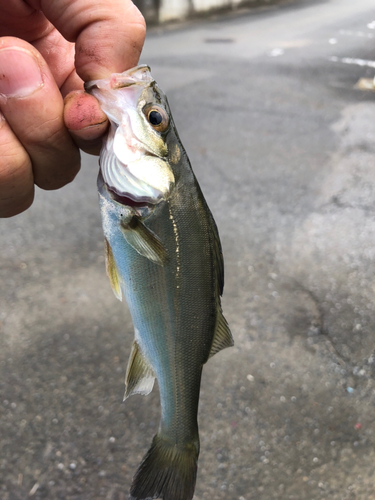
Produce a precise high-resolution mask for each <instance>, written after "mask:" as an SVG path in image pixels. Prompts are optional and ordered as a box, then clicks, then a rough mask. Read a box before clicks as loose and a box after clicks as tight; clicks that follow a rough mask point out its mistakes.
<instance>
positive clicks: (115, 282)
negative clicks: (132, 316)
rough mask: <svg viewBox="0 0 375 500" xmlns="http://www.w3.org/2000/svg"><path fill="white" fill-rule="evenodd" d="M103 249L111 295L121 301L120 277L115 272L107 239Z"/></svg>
mask: <svg viewBox="0 0 375 500" xmlns="http://www.w3.org/2000/svg"><path fill="white" fill-rule="evenodd" d="M104 247H105V267H106V270H107V276H108V278H109V282H110V284H111V287H112V290H113V293H114V294H115V296H116V297H117V298H118V299H119V300H121V301H122V292H121V286H120V277H119V274H118V272H117V266H116V263H115V259H114V258H113V253H112V248H111V245H110V244H109V243H108V240H107V238H105V239H104Z"/></svg>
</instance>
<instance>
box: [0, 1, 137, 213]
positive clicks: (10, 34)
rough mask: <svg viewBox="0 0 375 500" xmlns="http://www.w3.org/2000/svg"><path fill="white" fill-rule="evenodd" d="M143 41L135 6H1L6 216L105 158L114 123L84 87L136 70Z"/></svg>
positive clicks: (0, 129) (0, 133)
mask: <svg viewBox="0 0 375 500" xmlns="http://www.w3.org/2000/svg"><path fill="white" fill-rule="evenodd" d="M144 38H145V22H144V19H143V17H142V15H141V14H140V12H139V11H138V9H137V8H136V7H135V6H134V4H133V3H132V2H131V0H54V1H53V2H50V1H48V0H0V217H11V216H13V215H16V214H19V213H21V212H23V211H24V210H26V209H27V208H29V206H30V205H31V204H32V202H33V198H34V184H36V185H37V186H39V187H41V188H43V189H58V188H60V187H62V186H64V185H65V184H67V183H69V182H71V181H72V180H73V179H74V177H75V176H76V174H77V172H78V171H79V168H80V153H79V148H81V149H83V150H84V151H86V152H88V153H93V154H97V153H98V152H99V150H100V145H101V138H102V136H103V134H104V133H105V131H106V128H107V125H108V122H107V118H106V116H105V115H104V113H103V112H102V111H101V109H100V107H99V105H98V102H97V101H96V99H95V98H94V97H93V96H90V95H88V94H86V93H84V92H83V81H88V80H95V79H99V78H107V77H108V76H109V74H110V73H114V72H122V71H124V70H126V69H129V68H131V67H133V66H136V65H137V63H138V59H139V56H140V53H141V50H142V46H143V42H144ZM64 97H65V102H64Z"/></svg>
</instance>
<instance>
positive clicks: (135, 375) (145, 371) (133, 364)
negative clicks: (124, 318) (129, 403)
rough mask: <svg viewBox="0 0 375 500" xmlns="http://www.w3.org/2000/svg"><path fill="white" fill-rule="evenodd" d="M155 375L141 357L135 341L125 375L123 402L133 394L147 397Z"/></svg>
mask: <svg viewBox="0 0 375 500" xmlns="http://www.w3.org/2000/svg"><path fill="white" fill-rule="evenodd" d="M154 381H155V374H154V372H153V370H152V368H151V366H150V365H149V364H148V362H147V360H146V359H145V357H144V356H143V354H142V352H141V350H140V348H139V345H138V343H137V341H136V340H134V342H133V346H132V350H131V353H130V357H129V362H128V367H127V369H126V375H125V394H124V401H125V399H127V398H128V397H129V396H132V395H133V394H143V395H144V396H147V394H150V392H151V391H152V388H153V386H154Z"/></svg>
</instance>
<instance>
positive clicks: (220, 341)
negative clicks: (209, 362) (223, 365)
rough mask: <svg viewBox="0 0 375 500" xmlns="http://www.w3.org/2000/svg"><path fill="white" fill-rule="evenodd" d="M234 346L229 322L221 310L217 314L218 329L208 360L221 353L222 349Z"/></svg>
mask: <svg viewBox="0 0 375 500" xmlns="http://www.w3.org/2000/svg"><path fill="white" fill-rule="evenodd" d="M233 344H234V341H233V337H232V333H231V331H230V330H229V326H228V323H227V320H226V319H225V318H224V316H223V313H222V311H221V308H220V309H219V310H218V314H217V319H216V329H215V334H214V339H213V341H212V345H211V351H210V354H209V356H208V359H210V358H212V356H213V355H214V354H216V353H217V352H219V351H221V350H222V349H225V348H226V347H231V346H232V345H233Z"/></svg>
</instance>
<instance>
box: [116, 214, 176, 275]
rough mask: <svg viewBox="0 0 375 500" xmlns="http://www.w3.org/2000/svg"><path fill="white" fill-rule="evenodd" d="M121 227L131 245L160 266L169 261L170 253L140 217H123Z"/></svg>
mask: <svg viewBox="0 0 375 500" xmlns="http://www.w3.org/2000/svg"><path fill="white" fill-rule="evenodd" d="M120 229H121V232H122V234H123V235H124V237H125V239H126V241H127V242H128V243H129V245H130V246H131V247H133V248H134V250H136V251H137V252H138V253H139V254H140V255H143V257H146V258H147V259H149V260H151V261H152V262H155V264H159V266H163V265H164V264H165V263H166V262H167V261H168V254H167V251H166V249H165V248H164V246H163V244H162V242H161V241H160V240H159V238H158V237H157V236H156V234H155V233H153V232H152V231H151V229H149V228H148V227H146V226H145V225H144V224H143V222H142V221H141V220H140V219H139V217H137V216H136V215H133V216H132V217H131V218H130V219H123V220H122V221H121V226H120Z"/></svg>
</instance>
